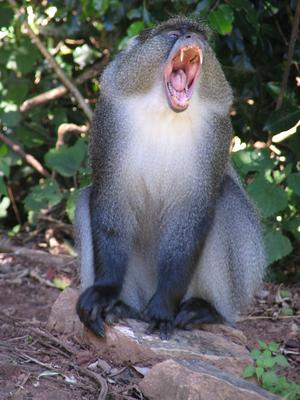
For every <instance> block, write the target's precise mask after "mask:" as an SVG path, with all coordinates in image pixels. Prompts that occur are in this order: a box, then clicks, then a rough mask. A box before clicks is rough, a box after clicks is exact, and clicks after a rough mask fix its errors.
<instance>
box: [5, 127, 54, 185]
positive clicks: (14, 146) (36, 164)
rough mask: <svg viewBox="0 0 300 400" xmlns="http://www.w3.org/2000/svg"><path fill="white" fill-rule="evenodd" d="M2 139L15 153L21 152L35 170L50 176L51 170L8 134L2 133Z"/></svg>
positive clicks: (20, 154)
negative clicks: (26, 151)
mask: <svg viewBox="0 0 300 400" xmlns="http://www.w3.org/2000/svg"><path fill="white" fill-rule="evenodd" d="M0 141H1V142H3V143H5V144H6V145H7V146H9V147H10V148H11V149H12V150H13V151H14V152H15V153H17V154H19V156H21V157H22V158H23V159H24V160H25V161H26V162H27V163H28V164H30V165H31V166H32V167H33V168H34V169H35V170H37V171H38V172H39V173H40V174H41V175H43V176H44V177H45V178H48V177H50V174H49V172H48V171H47V170H46V169H45V168H44V167H43V166H42V164H41V163H40V162H39V161H38V160H37V159H36V158H35V157H33V156H32V155H31V154H27V153H25V151H24V150H23V149H22V148H21V146H19V145H18V144H16V143H14V142H12V141H11V140H10V139H9V138H8V137H7V136H5V135H3V134H2V133H0Z"/></svg>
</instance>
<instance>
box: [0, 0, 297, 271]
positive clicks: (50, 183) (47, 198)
mask: <svg viewBox="0 0 300 400" xmlns="http://www.w3.org/2000/svg"><path fill="white" fill-rule="evenodd" d="M295 4H296V2H295V1H294V0H290V1H287V2H285V3H283V2H278V1H275V0H270V1H268V2H264V1H262V0H257V1H254V2H251V1H249V0H226V1H225V0H223V1H218V2H216V1H213V0H203V1H199V0H188V1H182V0H175V1H172V2H169V1H165V0H153V1H151V2H146V1H144V2H139V1H136V0H129V1H126V2H121V1H120V0H114V1H107V0H103V1H102V0H101V1H100V0H99V1H87V0H72V1H70V0H65V1H64V2H62V1H58V0H52V1H49V0H46V1H43V2H28V1H25V0H20V1H19V6H20V8H21V7H23V8H24V9H25V11H26V16H24V15H23V16H21V17H18V16H17V14H16V13H15V10H13V9H12V8H11V6H10V3H9V2H8V1H2V2H0V38H1V41H0V77H1V80H0V133H2V134H4V135H5V136H6V137H8V138H9V139H11V140H12V141H13V142H14V143H16V144H19V145H20V146H21V148H22V149H23V150H24V151H25V152H26V153H28V154H30V155H32V156H34V157H35V158H36V159H37V160H38V161H40V163H41V164H42V165H43V166H44V167H46V168H48V170H49V171H50V174H51V177H48V178H44V177H41V176H40V174H39V173H38V172H37V171H36V170H35V169H34V168H33V167H32V166H30V165H29V164H27V163H26V161H24V159H23V158H21V157H20V156H19V155H18V154H17V153H15V152H14V151H13V150H12V149H11V148H10V147H9V146H7V145H6V144H4V143H2V142H1V141H0V221H1V223H2V224H3V225H4V226H5V227H9V228H12V227H13V226H15V225H16V224H23V223H24V222H25V221H26V219H28V217H30V218H29V220H30V221H31V222H34V221H36V220H37V216H38V213H39V211H40V210H43V209H45V208H50V209H51V208H53V207H57V205H59V204H61V205H64V206H65V207H61V208H60V209H63V210H65V209H66V210H67V212H65V211H64V212H63V213H62V214H61V215H59V217H60V218H65V219H67V218H72V215H73V212H74V201H75V199H76V194H77V191H78V189H79V188H80V187H81V186H83V185H85V184H87V183H88V182H89V168H88V164H87V135H86V134H85V133H82V134H80V135H79V137H78V135H77V136H76V135H74V133H67V134H66V135H65V136H64V144H63V145H62V146H61V147H59V146H57V132H58V129H59V127H60V126H61V125H62V124H63V123H70V122H72V123H75V124H77V125H84V124H86V123H87V118H86V116H85V114H84V113H83V112H82V110H81V109H80V108H79V107H78V105H77V103H76V101H75V100H74V98H73V97H72V96H70V95H65V96H64V97H61V98H58V99H56V100H53V101H49V102H46V103H44V104H42V105H40V106H38V107H34V108H31V109H29V110H28V111H26V112H21V109H20V106H21V105H22V103H23V102H24V101H25V100H26V99H29V98H31V97H33V96H35V95H37V94H41V93H44V92H46V91H47V90H49V89H52V88H55V87H57V86H58V85H60V81H59V80H58V77H57V75H56V73H55V72H54V71H53V70H52V68H51V67H50V65H49V63H48V62H47V61H45V59H44V58H43V56H42V55H41V53H40V52H39V51H38V49H37V47H36V45H35V44H34V43H33V42H32V41H31V39H30V38H29V37H28V36H27V35H26V32H24V29H23V28H22V26H23V21H24V20H25V19H27V21H28V22H29V24H30V26H31V28H32V29H33V30H34V32H35V33H38V34H39V37H40V38H41V40H42V42H43V43H44V45H45V46H46V48H47V50H48V51H49V52H50V53H51V55H52V56H53V58H54V59H55V60H56V62H57V63H58V64H59V66H60V67H61V68H62V69H63V71H64V72H65V73H66V75H67V76H68V77H70V78H71V80H72V81H74V80H75V79H76V78H77V77H78V76H79V75H80V74H81V73H82V71H83V70H85V69H86V68H88V67H89V66H91V65H92V64H94V63H95V62H96V61H97V60H99V59H100V58H101V57H102V56H103V55H104V54H105V52H106V51H109V53H110V54H111V55H112V56H113V54H114V53H115V52H116V51H117V50H118V49H121V48H123V47H124V46H126V43H127V42H128V40H129V39H130V38H131V37H133V36H135V35H136V34H138V33H139V32H140V31H141V30H142V29H144V28H147V27H151V26H152V25H154V24H155V23H157V22H159V21H161V20H164V19H166V18H168V17H169V16H170V15H177V14H183V15H191V16H194V17H196V18H202V19H205V20H206V21H207V23H208V25H209V26H210V27H211V29H212V31H214V32H215V34H214V35H213V36H212V38H211V41H212V45H213V47H214V49H215V51H216V53H217V56H218V58H219V59H220V60H221V62H222V64H223V66H224V70H225V73H226V76H227V77H228V79H229V81H230V82H231V84H232V86H233V89H234V94H235V103H234V106H233V109H232V123H233V127H234V133H235V136H236V139H237V138H239V140H236V141H235V146H234V152H233V161H234V164H235V166H236V168H237V169H238V171H239V172H240V174H241V176H242V178H243V179H244V181H245V182H246V183H247V184H248V186H247V191H248V193H249V195H250V196H251V197H252V198H253V199H254V201H255V202H256V204H257V206H258V209H259V211H260V213H261V215H262V218H263V223H264V226H265V238H266V248H267V251H268V263H269V264H272V263H274V262H278V261H279V262H280V260H282V259H283V257H285V256H287V255H289V254H291V253H292V252H293V251H294V253H293V254H296V251H297V247H298V248H299V242H300V213H299V210H300V162H299V160H300V135H299V128H298V132H295V133H293V134H290V136H288V137H287V139H285V140H281V141H277V142H276V141H275V142H272V138H274V135H278V134H279V135H280V134H281V132H283V131H287V130H289V129H293V127H295V125H296V124H297V121H298V120H299V118H300V109H299V99H298V98H297V95H296V90H295V89H296V85H297V82H298V85H299V80H300V78H299V77H297V74H298V75H299V72H298V71H299V63H298V62H297V61H296V60H299V56H300V45H299V43H297V42H296V46H295V50H294V58H293V62H292V65H291V71H290V74H289V80H288V86H287V90H286V91H285V93H284V98H283V104H282V107H281V108H280V109H276V103H277V99H278V96H279V93H280V90H281V89H280V88H281V81H282V76H283V73H284V70H285V67H286V62H287V61H286V60H287V47H288V42H289V39H290V33H291V23H292V18H291V16H292V15H293V13H294V12H295ZM79 90H80V91H81V93H82V95H83V96H84V98H86V99H89V102H90V104H91V105H94V104H95V102H96V99H97V96H98V91H99V87H98V84H97V80H96V79H91V80H89V81H86V82H84V83H83V84H81V85H80V86H79ZM294 131H296V128H294ZM291 132H292V131H291ZM291 132H290V133H291ZM270 144H272V145H271V146H270ZM16 208H17V211H16ZM15 231H17V229H16V228H15ZM283 262H284V260H282V261H281V263H283ZM296 267H297V264H296ZM298 268H299V266H298ZM298 274H299V275H300V272H298ZM281 278H282V277H281Z"/></svg>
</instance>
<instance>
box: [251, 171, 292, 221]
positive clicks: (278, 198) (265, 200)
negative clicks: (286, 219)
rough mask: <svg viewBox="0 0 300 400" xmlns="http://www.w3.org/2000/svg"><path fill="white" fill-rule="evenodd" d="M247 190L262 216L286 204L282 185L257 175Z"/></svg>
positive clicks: (272, 213)
mask: <svg viewBox="0 0 300 400" xmlns="http://www.w3.org/2000/svg"><path fill="white" fill-rule="evenodd" d="M247 192H248V194H249V195H250V197H251V198H252V199H253V200H254V201H255V203H256V205H257V207H258V208H259V210H260V212H261V215H262V217H264V218H267V217H270V216H271V215H274V214H276V213H277V212H279V211H281V210H284V209H285V208H286V207H287V206H288V195H287V193H286V192H285V191H284V190H283V189H282V187H280V186H278V185H276V184H275V183H270V182H268V181H267V180H266V179H265V178H264V177H263V176H258V177H257V178H256V179H255V180H254V181H253V182H252V183H251V184H250V185H249V186H247Z"/></svg>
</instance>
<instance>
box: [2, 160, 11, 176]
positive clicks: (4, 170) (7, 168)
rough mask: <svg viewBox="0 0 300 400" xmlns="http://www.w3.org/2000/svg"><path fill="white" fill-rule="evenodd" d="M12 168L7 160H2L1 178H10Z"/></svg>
mask: <svg viewBox="0 0 300 400" xmlns="http://www.w3.org/2000/svg"><path fill="white" fill-rule="evenodd" d="M9 172H10V166H9V164H8V163H7V162H6V160H5V159H1V158H0V176H1V175H5V176H7V177H9Z"/></svg>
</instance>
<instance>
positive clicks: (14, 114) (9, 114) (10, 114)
mask: <svg viewBox="0 0 300 400" xmlns="http://www.w3.org/2000/svg"><path fill="white" fill-rule="evenodd" d="M20 121H21V113H20V112H19V111H4V110H0V122H1V123H2V124H3V125H6V126H9V127H14V126H17V125H18V124H19V122H20Z"/></svg>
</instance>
